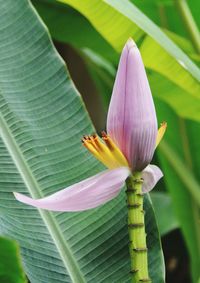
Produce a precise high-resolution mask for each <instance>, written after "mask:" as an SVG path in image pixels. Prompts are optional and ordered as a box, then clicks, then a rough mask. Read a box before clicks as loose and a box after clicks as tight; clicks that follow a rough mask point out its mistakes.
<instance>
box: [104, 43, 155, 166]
mask: <svg viewBox="0 0 200 283" xmlns="http://www.w3.org/2000/svg"><path fill="white" fill-rule="evenodd" d="M107 131H108V134H109V135H110V136H111V138H112V139H113V140H114V142H115V143H116V144H117V145H118V146H119V148H120V149H121V151H122V152H123V153H124V155H125V156H126V158H127V159H128V161H129V164H130V166H131V168H132V170H133V171H141V170H143V169H144V168H145V167H146V166H147V165H148V164H149V163H150V161H151V159H152V156H153V153H154V149H155V143H156V135H157V118H156V112H155V107H154V103H153V99H152V95H151V90H150V87H149V83H148V80H147V76H146V72H145V69H144V65H143V62H142V58H141V55H140V52H139V50H138V48H137V46H136V45H135V43H134V41H133V40H131V39H129V40H128V42H127V43H126V45H125V47H124V49H123V51H122V55H121V58H120V62H119V67H118V71H117V75H116V80H115V84H114V88H113V93H112V98H111V102H110V106H109V111H108V117H107Z"/></svg>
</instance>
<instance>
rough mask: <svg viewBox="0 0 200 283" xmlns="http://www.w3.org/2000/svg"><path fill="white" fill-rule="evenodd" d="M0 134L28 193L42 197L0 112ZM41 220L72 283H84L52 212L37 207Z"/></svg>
mask: <svg viewBox="0 0 200 283" xmlns="http://www.w3.org/2000/svg"><path fill="white" fill-rule="evenodd" d="M0 136H1V138H2V140H3V142H4V144H5V146H6V148H7V150H8V152H9V153H10V155H11V158H12V160H13V162H14V164H15V166H16V167H17V169H18V171H19V173H20V175H21V177H22V179H23V181H24V183H25V185H26V187H27V189H28V191H29V193H30V195H31V196H32V197H33V198H41V197H43V196H42V194H41V189H40V186H39V184H38V182H37V180H36V179H35V177H34V176H33V174H32V172H31V170H30V168H29V166H28V164H27V162H26V160H25V158H24V156H23V154H22V152H21V150H20V148H19V146H18V145H17V143H16V141H15V139H14V136H13V135H12V132H11V131H10V129H9V127H8V125H7V123H6V121H5V119H4V117H3V116H2V115H1V114H0ZM38 210H39V213H40V216H41V218H42V220H43V221H44V223H45V225H46V227H47V229H48V231H49V233H50V236H51V237H52V239H53V241H54V244H55V246H56V248H57V250H58V253H59V255H60V257H61V259H62V261H63V264H64V266H65V267H66V269H67V272H68V275H69V276H70V278H71V280H72V282H73V283H86V280H85V278H84V276H83V274H82V272H81V270H80V268H79V266H78V262H77V261H76V259H75V257H74V255H73V252H72V250H71V249H70V247H69V246H68V244H67V242H66V240H65V238H64V236H63V234H62V231H61V230H60V227H59V225H58V224H57V222H56V219H55V217H54V215H53V214H52V212H49V211H45V210H42V209H38Z"/></svg>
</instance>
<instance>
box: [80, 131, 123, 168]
mask: <svg viewBox="0 0 200 283" xmlns="http://www.w3.org/2000/svg"><path fill="white" fill-rule="evenodd" d="M102 140H103V141H102ZM82 142H83V145H84V146H85V147H86V148H87V149H88V150H89V151H90V152H91V153H92V154H93V155H94V156H95V157H96V158H97V159H98V160H99V161H101V162H102V163H103V164H104V165H105V166H106V167H108V168H109V169H114V168H117V167H121V166H126V167H129V164H128V161H127V160H126V158H125V156H124V155H123V153H122V152H121V150H120V149H119V148H118V147H117V146H116V144H115V143H114V142H113V140H112V139H111V138H110V137H109V136H108V135H107V134H106V133H105V132H103V133H102V139H100V138H99V137H98V136H97V135H96V134H94V135H92V136H84V137H83V139H82Z"/></svg>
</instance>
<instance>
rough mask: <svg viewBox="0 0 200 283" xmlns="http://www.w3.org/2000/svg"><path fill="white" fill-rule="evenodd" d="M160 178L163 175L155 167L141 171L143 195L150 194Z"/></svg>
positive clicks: (149, 166)
mask: <svg viewBox="0 0 200 283" xmlns="http://www.w3.org/2000/svg"><path fill="white" fill-rule="evenodd" d="M162 177H163V173H162V171H161V170H160V168H159V167H157V166H155V165H148V166H147V167H146V168H145V169H144V170H143V171H142V178H143V179H144V182H143V185H142V191H143V193H148V192H150V191H151V190H152V189H153V188H154V187H155V185H156V184H157V182H158V181H159V180H160V179H161V178H162Z"/></svg>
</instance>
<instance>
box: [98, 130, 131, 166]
mask: <svg viewBox="0 0 200 283" xmlns="http://www.w3.org/2000/svg"><path fill="white" fill-rule="evenodd" d="M102 139H103V140H104V141H105V143H106V145H107V147H108V148H109V149H110V151H111V152H112V154H113V155H114V156H115V158H116V160H117V161H118V163H119V164H120V165H121V166H129V165H128V162H127V160H126V158H125V156H124V155H123V153H122V152H121V150H120V149H119V148H118V147H117V146H116V144H115V143H114V142H113V140H112V139H111V138H110V137H109V136H108V135H107V134H106V133H105V132H103V133H102Z"/></svg>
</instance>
